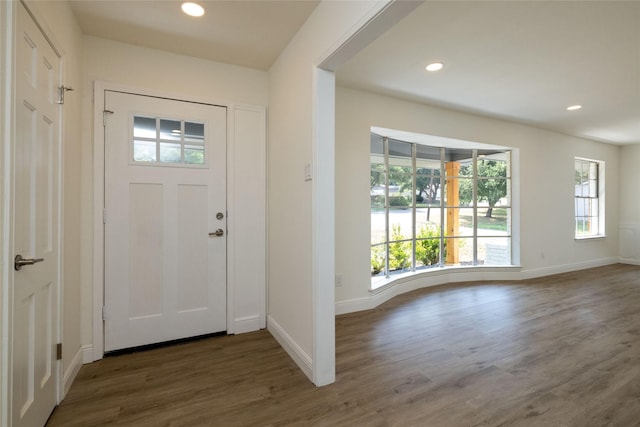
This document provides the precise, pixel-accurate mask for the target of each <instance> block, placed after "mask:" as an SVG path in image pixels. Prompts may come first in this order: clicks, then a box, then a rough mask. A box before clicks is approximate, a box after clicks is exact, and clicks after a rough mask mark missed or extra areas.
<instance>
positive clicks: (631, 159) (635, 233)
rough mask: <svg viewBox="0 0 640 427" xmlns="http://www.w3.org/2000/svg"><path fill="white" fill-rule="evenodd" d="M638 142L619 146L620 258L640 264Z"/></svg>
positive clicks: (639, 155)
mask: <svg viewBox="0 0 640 427" xmlns="http://www.w3.org/2000/svg"><path fill="white" fill-rule="evenodd" d="M639 164H640V144H636V145H626V146H623V147H621V148H620V168H619V175H620V195H621V196H620V258H621V260H622V261H623V262H625V263H629V264H636V265H640V198H639V197H638V182H640V168H638V165H639Z"/></svg>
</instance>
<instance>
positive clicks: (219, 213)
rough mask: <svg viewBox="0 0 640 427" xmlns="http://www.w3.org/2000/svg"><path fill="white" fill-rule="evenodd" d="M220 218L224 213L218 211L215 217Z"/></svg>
mask: <svg viewBox="0 0 640 427" xmlns="http://www.w3.org/2000/svg"><path fill="white" fill-rule="evenodd" d="M222 218H224V214H223V213H222V212H218V213H217V214H216V219H222Z"/></svg>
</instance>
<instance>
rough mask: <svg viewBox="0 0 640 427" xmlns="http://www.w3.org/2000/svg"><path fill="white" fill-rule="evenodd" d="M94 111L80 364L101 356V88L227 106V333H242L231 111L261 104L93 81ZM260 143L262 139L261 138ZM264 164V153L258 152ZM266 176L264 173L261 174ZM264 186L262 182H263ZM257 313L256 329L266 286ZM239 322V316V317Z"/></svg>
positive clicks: (252, 108) (263, 310) (261, 321)
mask: <svg viewBox="0 0 640 427" xmlns="http://www.w3.org/2000/svg"><path fill="white" fill-rule="evenodd" d="M93 89H94V90H93V93H94V112H93V166H94V167H93V312H92V318H93V334H92V335H93V340H92V343H93V346H92V347H91V348H90V349H89V348H87V350H90V351H88V352H87V353H85V355H84V363H88V362H91V361H96V360H100V359H102V358H103V357H104V321H103V318H102V315H103V314H102V307H103V306H104V291H105V282H104V274H105V265H104V243H105V242H104V218H103V215H104V209H105V206H104V193H105V191H104V189H105V184H106V183H105V156H104V144H105V141H104V139H105V138H104V137H105V135H104V127H103V126H102V123H103V115H104V113H103V109H104V98H105V91H107V90H111V91H119V92H127V93H131V94H135V95H142V96H153V97H160V98H167V99H174V100H177V101H184V102H196V103H203V104H211V105H217V106H220V107H226V108H227V141H226V147H227V157H226V165H227V188H226V194H227V231H228V232H227V283H226V285H227V304H226V307H227V313H226V314H227V315H226V318H227V333H228V334H234V333H236V332H237V333H240V332H244V330H242V329H243V328H242V325H239V319H237V318H236V310H235V301H236V277H235V270H236V261H237V257H236V254H235V252H236V251H235V247H236V243H237V241H236V234H237V233H235V220H234V213H235V212H236V205H237V203H236V200H235V197H234V192H233V190H234V187H235V181H234V177H235V176H236V173H235V165H234V158H235V150H234V146H235V144H234V142H235V141H234V139H235V132H234V124H235V114H234V113H235V111H237V110H250V111H254V112H259V113H261V114H263V116H264V115H266V111H265V109H264V108H263V107H256V106H250V105H244V104H236V103H232V102H229V101H225V100H219V99H218V100H216V99H210V98H202V97H195V96H189V95H183V94H175V93H167V92H162V91H157V90H153V89H145V88H140V87H132V86H126V85H121V84H117V83H111V82H104V81H95V82H94V88H93ZM263 142H264V141H263ZM262 147H263V150H266V147H265V144H264V143H263V144H262ZM261 155H262V158H263V160H264V163H265V164H266V154H265V153H264V152H263V153H261ZM265 177H266V174H265ZM265 185H266V184H265ZM259 300H260V314H259V319H257V321H258V323H259V327H260V328H264V327H265V323H266V286H263V287H261V289H260V295H259ZM240 321H241V319H240Z"/></svg>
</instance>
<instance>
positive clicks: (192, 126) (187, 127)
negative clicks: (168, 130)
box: [184, 122, 204, 144]
mask: <svg viewBox="0 0 640 427" xmlns="http://www.w3.org/2000/svg"><path fill="white" fill-rule="evenodd" d="M184 140H185V141H186V142H190V143H192V144H196V143H200V144H204V123H194V122H184Z"/></svg>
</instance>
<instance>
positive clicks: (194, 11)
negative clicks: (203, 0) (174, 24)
mask: <svg viewBox="0 0 640 427" xmlns="http://www.w3.org/2000/svg"><path fill="white" fill-rule="evenodd" d="M182 11H183V12H184V13H186V14H187V15H189V16H202V15H204V8H203V7H202V6H200V5H199V4H197V3H191V2H187V3H182Z"/></svg>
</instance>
